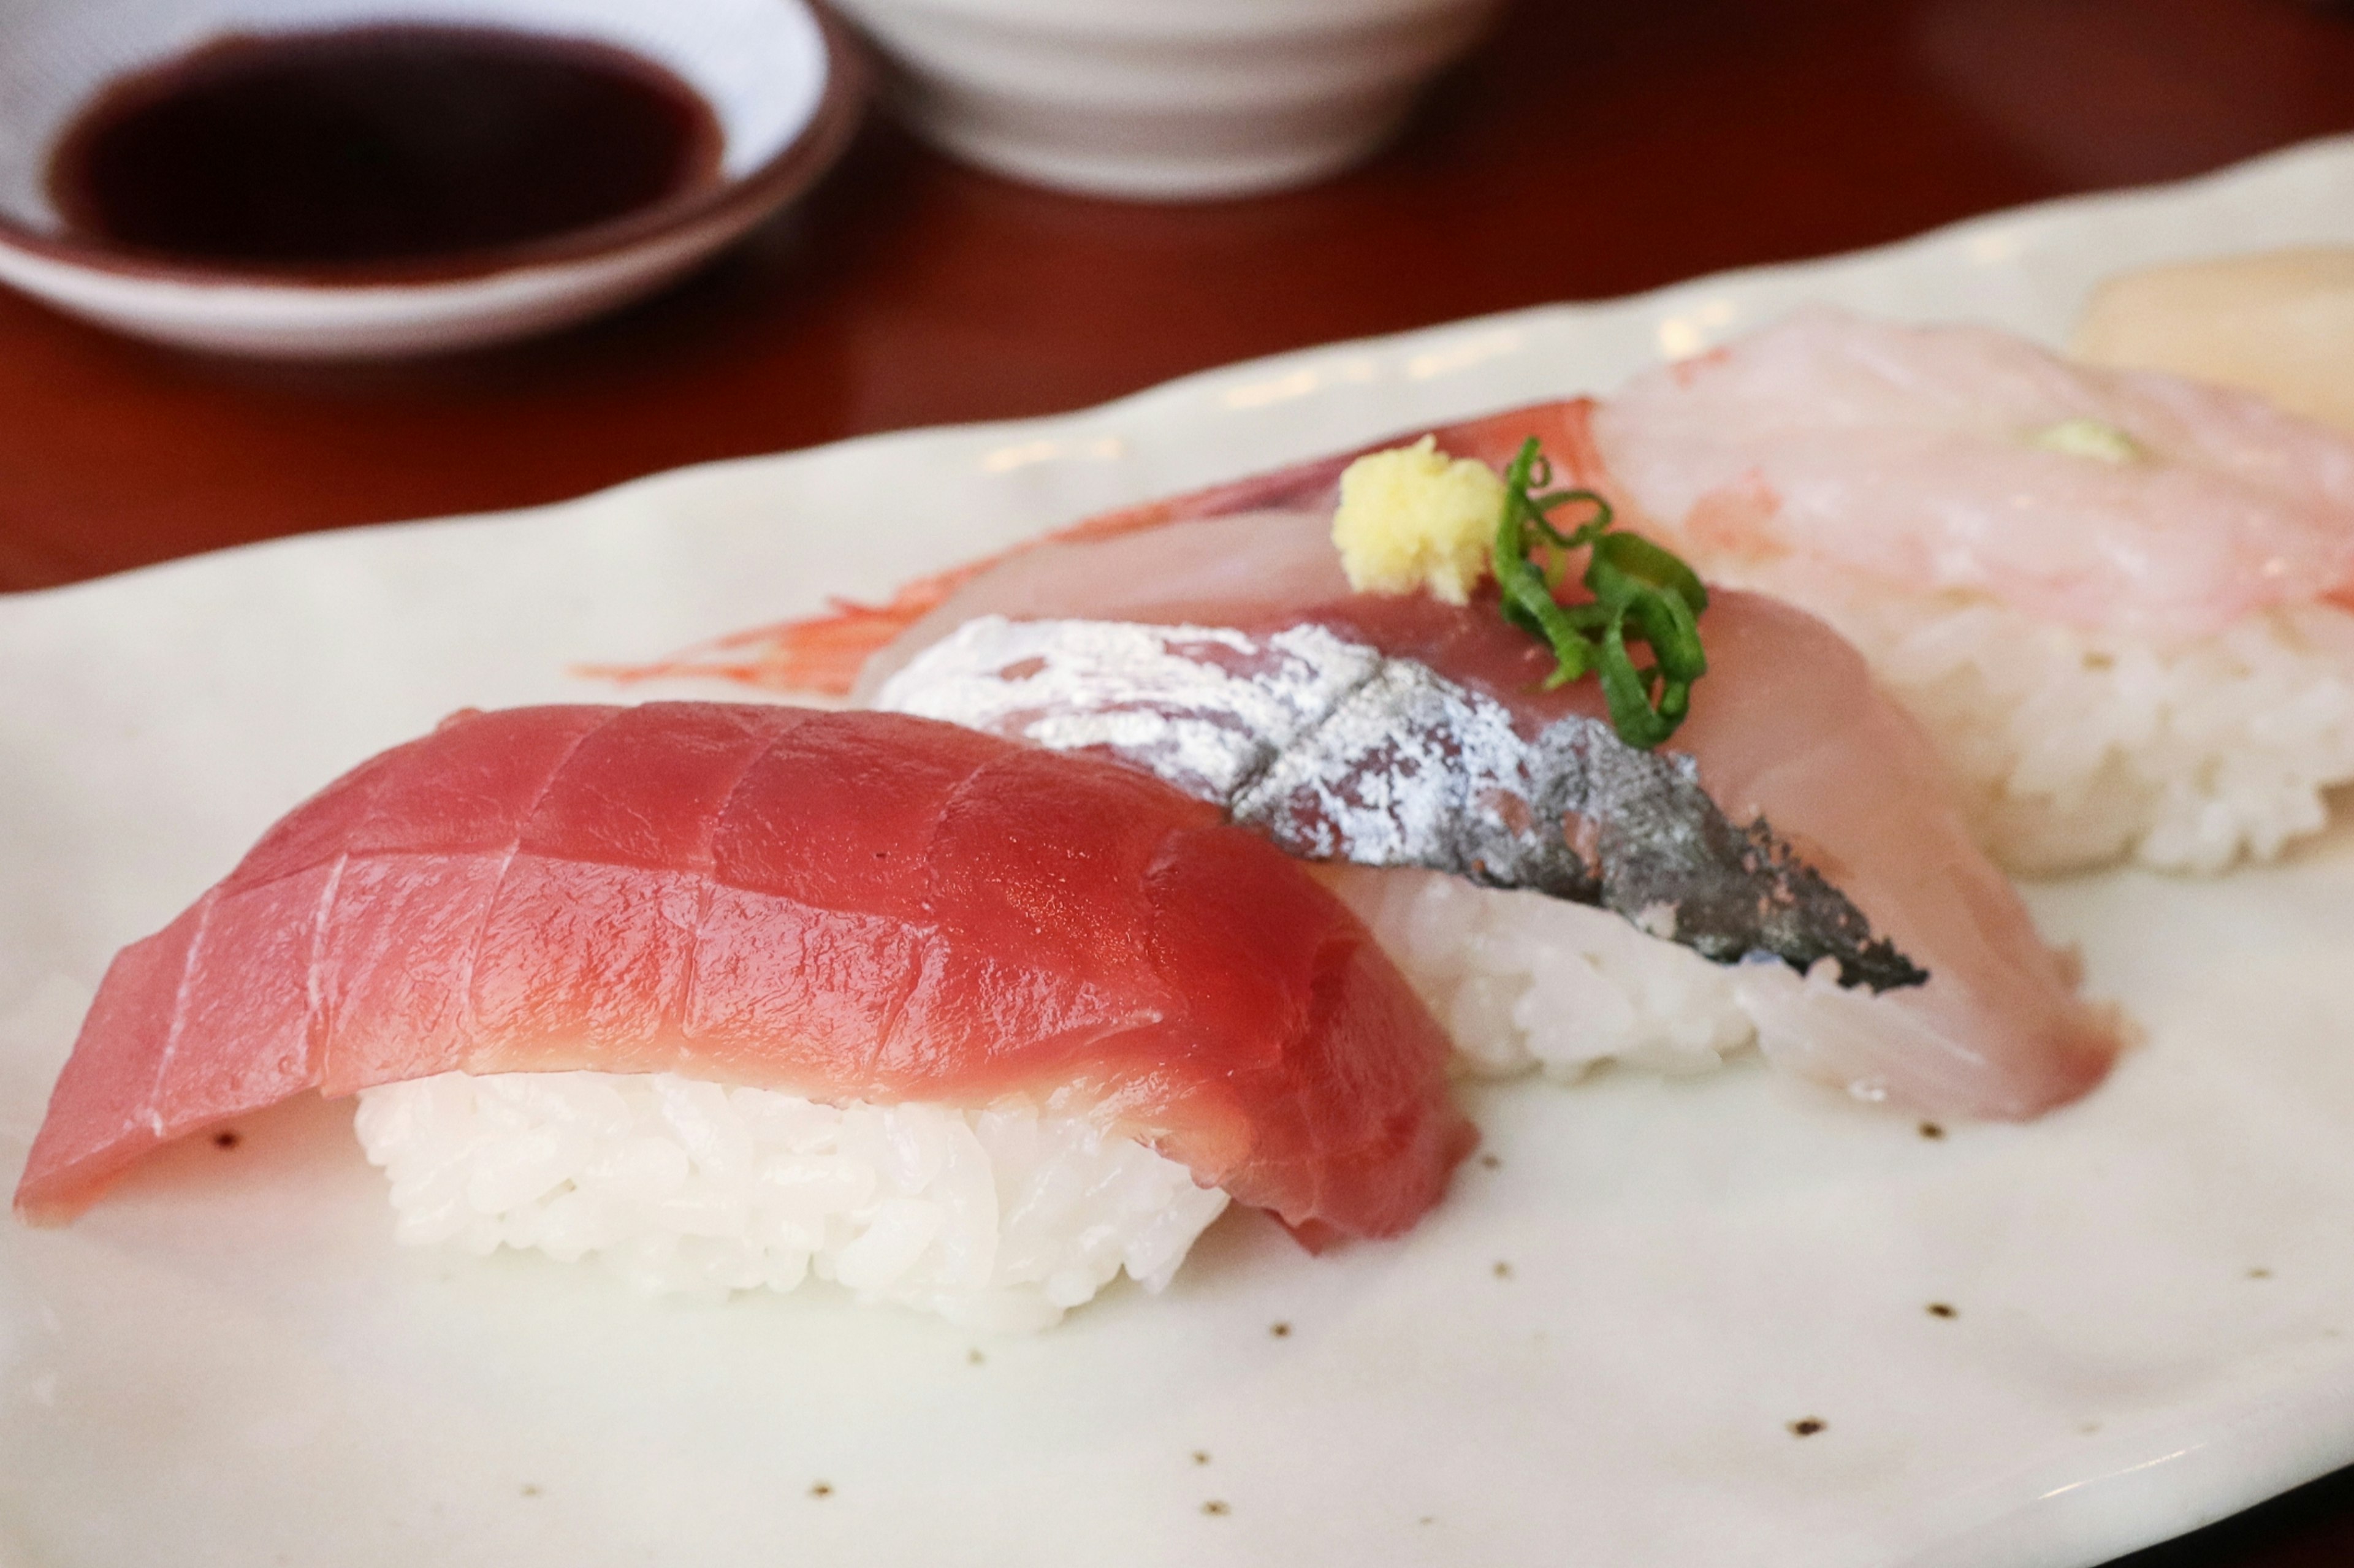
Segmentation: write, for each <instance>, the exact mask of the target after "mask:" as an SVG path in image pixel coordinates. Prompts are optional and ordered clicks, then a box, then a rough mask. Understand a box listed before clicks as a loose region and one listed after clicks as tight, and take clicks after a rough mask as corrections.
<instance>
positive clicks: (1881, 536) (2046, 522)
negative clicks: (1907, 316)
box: [1577, 310, 2354, 873]
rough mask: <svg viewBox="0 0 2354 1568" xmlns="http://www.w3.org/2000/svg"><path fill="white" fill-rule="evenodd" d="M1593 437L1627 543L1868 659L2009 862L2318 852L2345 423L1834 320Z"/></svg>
mask: <svg viewBox="0 0 2354 1568" xmlns="http://www.w3.org/2000/svg"><path fill="white" fill-rule="evenodd" d="M1592 437H1593V443H1594V450H1592V451H1591V452H1590V453H1589V454H1588V455H1586V456H1583V457H1581V458H1580V459H1579V460H1578V465H1577V466H1578V472H1579V475H1580V477H1581V478H1584V479H1585V480H1586V482H1590V483H1591V482H1599V483H1600V484H1602V485H1603V486H1604V487H1605V488H1607V489H1610V490H1611V491H1612V493H1614V494H1615V495H1616V496H1617V499H1618V501H1619V503H1621V506H1622V508H1624V509H1625V513H1626V515H1628V517H1629V518H1630V519H1633V520H1635V521H1636V522H1637V523H1638V525H1639V526H1641V527H1643V528H1644V529H1645V530H1646V531H1647V532H1650V533H1652V534H1654V535H1656V536H1658V537H1659V538H1661V539H1664V540H1666V541H1667V542H1669V543H1670V545H1672V546H1673V547H1674V548H1675V549H1677V550H1678V551H1679V552H1680V553H1681V554H1682V555H1684V556H1686V558H1688V559H1690V560H1691V562H1692V564H1693V565H1694V567H1696V568H1697V569H1698V570H1699V571H1700V572H1701V573H1702V575H1703V576H1704V577H1707V578H1708V579H1709V580H1710V581H1711V582H1712V583H1716V582H1723V583H1729V584H1733V585H1736V586H1740V587H1746V588H1757V589H1760V590H1761V591H1764V592H1766V593H1771V594H1775V595H1776V596H1779V597H1781V598H1785V599H1789V600H1790V601H1791V602H1793V603H1796V604H1799V605H1802V606H1804V607H1805V608H1806V609H1809V610H1811V611H1813V612H1814V613H1816V614H1818V615H1820V616H1822V617H1823V618H1824V619H1826V620H1829V621H1830V622H1831V623H1832V624H1833V625H1834V626H1836V627H1837V628H1838V629H1839V630H1840V633H1841V634H1842V635H1843V636H1845V637H1847V638H1848V639H1850V641H1853V642H1854V643H1855V644H1856V645H1857V646H1858V647H1859V648H1861V650H1862V651H1863V653H1864V656H1865V657H1866V658H1867V659H1868V660H1870V661H1871V663H1872V669H1873V672H1874V673H1875V674H1876V675H1877V676H1878V677H1879V679H1880V680H1881V681H1882V683H1883V684H1885V685H1886V686H1887V687H1888V689H1889V691H1890V693H1891V694H1893V696H1894V697H1895V698H1896V700H1897V701H1899V702H1901V703H1903V705H1905V706H1906V708H1907V709H1908V710H1909V711H1911V712H1912V713H1913V714H1914V715H1915V716H1916V717H1918V718H1920V719H1921V720H1922V721H1923V722H1924V723H1925V724H1926V725H1927V726H1929V728H1930V731H1931V732H1932V734H1933V735H1934V736H1935V739H1936V741H1937V744H1938V747H1939V748H1940V750H1941V752H1942V753H1943V756H1944V758H1945V762H1946V767H1947V768H1948V770H1949V773H1950V776H1951V777H1952V778H1953V779H1954V781H1955V785H1956V791H1957V793H1958V795H1959V797H1960V799H1961V800H1962V802H1963V805H1964V808H1965V810H1967V812H1968V813H1969V817H1970V821H1971V824H1972V831H1973V832H1974V835H1975V836H1976V837H1977V838H1978V841H1979V842H1981V843H1982V844H1984V845H1986V846H1987V847H1988V850H1989V851H1990V852H1991V853H1994V854H1995V855H1996V856H1997V857H1998V858H1999V859H2000V860H2001V861H2002V862H2003V863H2005V864H2007V865H2009V866H2011V867H2012V868H2014V869H2016V870H2020V871H2026V872H2037V873H2048V872H2055V871H2068V870H2075V869H2079V868H2083V867H2086V866H2091V865H2097V864H2100V863H2104V862H2106V861H2110V860H2113V859H2115V858H2117V857H2119V856H2121V855H2127V854H2130V855H2132V856H2133V857H2134V858H2136V859H2138V860H2140V861H2142V862H2143V863H2147V864H2150V865H2154V866H2158V867H2161V868H2163V869H2166V870H2169V871H2198V872H2213V871H2221V870H2223V869H2225V868H2226V867H2228V866H2230V865H2231V864H2232V863H2233V862H2235V861H2236V860H2238V859H2239V858H2240V857H2242V856H2243V855H2248V856H2253V857H2256V858H2264V857H2267V856H2270V855H2272V854H2274V853H2278V852H2279V850H2280V849H2281V848H2282V847H2283V846H2284V845H2285V844H2286V843H2287V842H2290V841H2292V840H2293V839H2295V838H2296V837H2299V836H2301V835H2303V834H2306V833H2310V832H2315V831H2317V830H2318V829H2319V828H2320V827H2321V826H2322V825H2323V824H2324V823H2325V822H2326V821H2327V818H2328V810H2327V801H2326V800H2325V793H2326V791H2327V790H2328V789H2331V788H2333V787H2334V786H2337V785H2338V784H2342V783H2344V782H2346V781H2348V780H2349V779H2354V613H2349V605H2354V597H2349V579H2354V442H2349V441H2348V440H2346V439H2345V438H2344V437H2343V436H2341V435H2339V434H2338V432H2336V431H2333V430H2329V429H2325V428H2323V427H2321V426H2319V425H2317V424H2312V423H2308V422H2307V421H2306V420H2303V419H2299V418H2295V417H2293V416H2290V415H2288V414H2285V413H2282V412H2280V411H2278V410H2277V409H2274V408H2272V407H2270V406H2269V405H2267V404H2266V403H2264V402H2263V401H2262V400H2261V399H2259V398H2256V397H2252V396H2250V395H2248V394H2246V393H2243V392H2239V391H2234V390H2231V389H2228V388H2225V387H2210V386H2203V385H2200V384H2199V383H2197V382H2192V381H2185V380H2181V379H2179V378H2177V377H2174V376H2162V375H2152V374H2141V373H2130V372H2119V371H2113V370H2104V369H2099V368H2094V367H2091V366H2077V365H2071V364H2069V363H2067V362H2065V361H2063V360H2061V359H2058V358H2056V357H2054V356H2053V355H2050V354H2048V353H2046V352H2045V351H2044V350H2042V349H2041V348H2039V347H2037V346H2036V345H2034V344H2029V343H2025V342H2022V341H2020V340H2019V339H2017V338H2013V337H2009V336H2006V335H2004V334H1999V333H1994V332H1988V331H1985V330H1983V329H1979V328H1975V327H1911V326H1902V325H1897V324H1894V323H1884V322H1873V321H1869V320H1864V319H1861V318H1859V317H1854V316H1849V315H1845V314H1841V313H1837V312H1832V311H1823V310H1814V311H1806V312H1801V313H1798V314H1797V315H1796V316H1794V317H1792V318H1791V319H1790V320H1789V321H1787V322H1786V323H1783V324H1781V325H1778V326H1776V327H1772V328H1769V329H1767V330H1766V331H1764V332H1761V333H1757V334H1753V335H1751V336H1748V337H1744V338H1742V339H1739V340H1737V341H1735V342H1733V343H1730V344H1725V345H1724V346H1723V347H1722V348H1720V349H1718V350H1716V351H1714V352H1712V353H1710V354H1707V355H1702V356H1700V357H1699V358H1697V359H1693V360H1688V361H1685V362H1683V363H1681V364H1679V365H1674V366H1667V367H1664V368H1662V369H1659V370H1655V371H1650V372H1648V373H1646V374H1644V375H1642V376H1638V377H1637V378H1636V379H1635V380H1633V381H1632V382H1630V383H1628V386H1627V387H1625V388H1623V389H1622V390H1621V391H1620V392H1619V393H1618V394H1617V396H1616V397H1612V398H1610V399H1609V400H1608V401H1607V402H1606V403H1604V404H1602V405H1600V406H1599V407H1598V408H1596V409H1595V411H1594V413H1593V418H1592ZM1605 464H1606V468H1605V466H1604V465H1605Z"/></svg>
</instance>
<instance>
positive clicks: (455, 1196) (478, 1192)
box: [356, 1072, 1226, 1333]
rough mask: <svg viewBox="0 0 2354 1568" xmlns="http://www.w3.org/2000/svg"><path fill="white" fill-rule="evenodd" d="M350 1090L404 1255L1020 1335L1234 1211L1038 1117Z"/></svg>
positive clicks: (560, 1084)
mask: <svg viewBox="0 0 2354 1568" xmlns="http://www.w3.org/2000/svg"><path fill="white" fill-rule="evenodd" d="M356 1127H357V1130H358V1133H359V1138H360V1142H361V1144H362V1146H363V1147H364V1148H365V1149H366V1152H367V1157H368V1159H369V1160H371V1161H372V1162H374V1163H375V1164H376V1165H379V1166H381V1167H383V1168H384V1169H385V1171H386V1172H387V1175H389V1176H390V1178H391V1181H392V1203H393V1207H394V1209H395V1211H396V1212H397V1213H398V1224H397V1233H396V1234H397V1235H398V1239H399V1240H400V1241H401V1242H403V1243H406V1244H408V1245H439V1244H452V1245H461V1246H463V1247H464V1248H465V1249H466V1250H468V1251H470V1252H473V1253H476V1254H488V1253H491V1252H493V1251H495V1250H496V1249H498V1248H499V1247H501V1246H503V1245H504V1246H510V1247H514V1248H518V1249H525V1250H536V1251H539V1252H542V1253H545V1254H546V1255H548V1256H550V1257H553V1258H556V1259H557V1260H559V1261H562V1262H573V1261H577V1260H580V1259H583V1258H590V1257H593V1258H595V1259H596V1260H597V1261H599V1263H601V1264H603V1265H605V1266H608V1267H610V1268H611V1269H612V1270H614V1271H615V1272H617V1273H618V1274H620V1276H621V1277H623V1278H625V1279H627V1280H628V1281H630V1282H631V1284H633V1285H635V1286H637V1287H639V1288H641V1289H643V1290H645V1291H647V1292H649V1293H651V1294H684V1295H689V1296H698V1297H704V1298H719V1297H724V1296H726V1295H727V1294H728V1293H730V1292H731V1291H736V1290H750V1289H758V1288H762V1287H766V1288H768V1289H771V1290H779V1291H789V1290H792V1289H794V1288H795V1287H798V1286H800V1285H801V1283H802V1282H803V1281H804V1280H806V1279H808V1278H811V1277H816V1278H819V1279H826V1280H832V1281H833V1282H834V1283H835V1284H837V1285H839V1286H841V1287H843V1288H845V1289H848V1290H849V1291H851V1292H852V1293H854V1295H855V1296H856V1297H857V1298H858V1299H860V1300H861V1301H865V1302H888V1303H895V1304H897V1305H901V1306H907V1307H913V1308H918V1309H922V1310H927V1311H931V1312H936V1313H938V1314H939V1315H940V1316H941V1317H943V1318H946V1319H949V1321H950V1322H952V1323H955V1324H957V1325H958V1326H960V1327H962V1328H966V1329H970V1330H974V1331H976V1332H981V1333H1008V1332H1022V1331H1025V1330H1036V1329H1043V1328H1045V1327H1048V1326H1049V1325H1051V1324H1053V1323H1055V1321H1056V1320H1057V1319H1060V1318H1061V1317H1062V1315H1063V1313H1064V1312H1065V1310H1066V1309H1067V1308H1072V1307H1076V1306H1077V1305H1079V1304H1080V1303H1082V1302H1084V1301H1087V1300H1088V1299H1090V1298H1093V1297H1094V1296H1095V1294H1096V1293H1097V1291H1098V1290H1100V1289H1102V1288H1103V1287H1105V1286H1106V1285H1108V1284H1109V1283H1110V1282H1111V1281H1112V1280H1113V1278H1114V1277H1116V1276H1118V1275H1119V1273H1120V1272H1121V1271H1122V1270H1123V1269H1124V1270H1125V1271H1126V1272H1127V1273H1128V1274H1129V1277H1132V1278H1134V1279H1136V1280H1137V1281H1139V1282H1140V1283H1141V1284H1142V1285H1143V1286H1144V1287H1145V1288H1146V1289H1147V1290H1151V1291H1158V1290H1159V1289H1161V1287H1163V1286H1164V1285H1166V1284H1167V1283H1168V1282H1169V1279H1170V1277H1171V1276H1172V1275H1173V1274H1174V1273H1175V1272H1176V1269H1177V1266H1178V1265H1179V1264H1180V1263H1182V1262H1183V1261H1184V1257H1185V1254H1186V1252H1187V1250H1188V1249H1189V1248H1190V1247H1191V1246H1192V1245H1193V1241H1194V1238H1195V1237H1197V1236H1199V1235H1200V1234H1202V1232H1203V1230H1204V1228H1206V1227H1207V1226H1208V1225H1209V1224H1210V1222H1211V1221H1213V1220H1214V1219H1216V1218H1217V1216H1218V1214H1219V1213H1220V1212H1221V1211H1223V1210H1224V1209H1225V1206H1226V1195H1225V1193H1224V1192H1218V1191H1215V1190H1214V1189H1205V1188H1203V1187H1200V1186H1197V1185H1195V1184H1194V1181H1193V1174H1192V1172H1190V1171H1188V1170H1187V1169H1186V1168H1185V1167H1184V1166H1182V1165H1181V1164H1178V1163H1177V1162H1175V1161H1174V1160H1166V1159H1163V1158H1162V1157H1161V1156H1160V1155H1158V1154H1156V1153H1154V1152H1153V1151H1152V1150H1149V1149H1147V1148H1145V1147H1144V1146H1143V1145H1141V1144H1140V1143H1137V1142H1135V1141H1134V1140H1132V1139H1125V1138H1119V1137H1109V1136H1106V1135H1105V1134H1103V1133H1102V1132H1100V1131H1099V1130H1098V1129H1097V1128H1095V1127H1094V1126H1093V1125H1092V1124H1090V1123H1089V1122H1088V1121H1087V1119H1085V1118H1082V1117H1080V1116H1077V1115H1075V1114H1071V1113H1069V1112H1057V1111H1055V1110H1053V1109H1052V1108H1049V1109H1046V1110H1044V1111H1041V1110H1039V1109H1037V1108H1035V1107H1028V1106H1022V1105H1007V1106H1001V1107H991V1108H989V1109H984V1110H954V1109H949V1108H946V1107H939V1106H934V1105H898V1106H876V1105H868V1104H864V1103H861V1102H852V1103H850V1104H847V1105H843V1106H838V1107H837V1106H828V1105H822V1104H818V1103H815V1102H812V1101H810V1100H806V1099H801V1098H800V1097H796V1096H792V1095H787V1094H779V1093H776V1092H774V1091H771V1090H767V1089H755V1088H744V1087H722V1086H719V1085H716V1084H711V1083H705V1082H700V1081H697V1080H694V1079H689V1078H684V1077H680V1076H677V1075H672V1074H660V1073H658V1074H635V1075H624V1074H608V1073H586V1072H581V1073H511V1074H499V1075H484V1076H479V1077H477V1076H472V1075H468V1074H464V1073H444V1074H441V1075H439V1076H436V1077H430V1078H419V1079H414V1080H411V1081H408V1082H405V1083H396V1084H386V1085H382V1086H377V1087H375V1088H369V1089H363V1090H361V1091H360V1107H359V1113H358V1117H357V1120H356Z"/></svg>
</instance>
